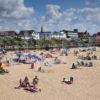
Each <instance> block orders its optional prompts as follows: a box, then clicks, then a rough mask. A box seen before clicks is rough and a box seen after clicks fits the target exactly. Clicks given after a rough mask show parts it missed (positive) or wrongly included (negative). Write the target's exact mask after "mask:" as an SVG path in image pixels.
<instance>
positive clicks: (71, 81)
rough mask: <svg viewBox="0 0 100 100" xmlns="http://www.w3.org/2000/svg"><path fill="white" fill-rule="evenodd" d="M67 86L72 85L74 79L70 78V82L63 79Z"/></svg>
mask: <svg viewBox="0 0 100 100" xmlns="http://www.w3.org/2000/svg"><path fill="white" fill-rule="evenodd" d="M62 82H64V83H66V84H72V83H73V77H70V80H67V79H66V78H63V81H62Z"/></svg>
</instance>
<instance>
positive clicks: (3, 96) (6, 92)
mask: <svg viewBox="0 0 100 100" xmlns="http://www.w3.org/2000/svg"><path fill="white" fill-rule="evenodd" d="M73 50H74V49H71V51H73ZM31 52H32V51H31ZM35 53H36V54H38V52H35ZM94 53H95V54H96V55H97V57H98V58H99V60H92V62H93V65H94V66H93V67H79V68H78V69H75V70H73V69H70V68H71V65H72V63H73V62H76V61H77V59H76V57H75V56H74V54H73V53H69V54H68V56H60V55H59V54H58V53H57V56H58V57H59V58H60V59H61V60H62V61H63V62H66V64H63V63H61V64H52V65H51V66H50V67H47V68H45V70H46V72H45V73H41V72H37V68H38V67H40V66H43V64H42V63H36V68H35V69H30V66H31V65H30V64H19V63H12V65H11V67H10V69H9V71H10V72H9V73H6V74H3V75H0V100H100V48H97V51H95V52H94ZM12 55H14V54H13V52H8V53H7V55H5V57H4V59H5V58H6V57H8V58H10V57H11V56H12ZM55 56H56V55H55ZM26 75H27V76H28V78H29V80H30V82H32V79H33V77H34V76H36V75H37V76H38V77H39V84H38V87H39V88H41V92H37V93H30V92H27V91H25V90H23V89H15V87H17V86H18V81H19V79H20V78H22V79H23V78H24V77H25V76H26ZM70 76H73V77H74V82H73V84H71V85H67V84H65V83H62V82H61V81H62V78H63V77H66V78H69V77H70Z"/></svg>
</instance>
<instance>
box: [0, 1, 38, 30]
mask: <svg viewBox="0 0 100 100" xmlns="http://www.w3.org/2000/svg"><path fill="white" fill-rule="evenodd" d="M34 13H35V11H34V8H32V7H25V5H24V0H0V30H1V31H3V30H17V31H18V30H23V29H32V28H34V26H35V25H34V24H35V23H36V21H35V17H34Z"/></svg>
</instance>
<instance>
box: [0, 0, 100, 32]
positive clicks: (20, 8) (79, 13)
mask: <svg viewBox="0 0 100 100" xmlns="http://www.w3.org/2000/svg"><path fill="white" fill-rule="evenodd" d="M41 25H44V29H45V31H59V30H62V29H66V30H67V29H68V30H73V29H74V28H78V29H79V31H86V30H88V31H89V32H90V33H95V32H97V31H100V30H99V27H100V7H95V8H80V9H79V8H70V9H66V10H64V11H62V8H61V7H60V6H59V5H53V4H49V5H47V6H46V12H45V14H44V16H40V17H39V18H36V17H35V11H34V8H33V7H25V5H24V0H12V1H11V0H0V30H16V31H19V30H29V29H33V30H37V31H39V30H40V27H41Z"/></svg>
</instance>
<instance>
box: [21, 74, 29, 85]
mask: <svg viewBox="0 0 100 100" xmlns="http://www.w3.org/2000/svg"><path fill="white" fill-rule="evenodd" d="M22 86H23V87H27V86H30V83H29V79H28V77H27V76H26V77H25V78H24V81H23V82H22Z"/></svg>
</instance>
